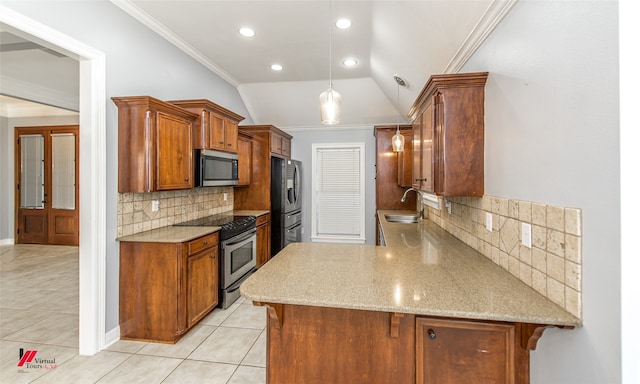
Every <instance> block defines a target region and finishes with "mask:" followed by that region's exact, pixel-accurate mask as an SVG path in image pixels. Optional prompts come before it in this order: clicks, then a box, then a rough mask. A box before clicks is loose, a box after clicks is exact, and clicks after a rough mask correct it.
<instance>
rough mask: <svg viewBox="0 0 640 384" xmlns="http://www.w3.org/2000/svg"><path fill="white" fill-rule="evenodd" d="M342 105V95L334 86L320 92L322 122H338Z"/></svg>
mask: <svg viewBox="0 0 640 384" xmlns="http://www.w3.org/2000/svg"><path fill="white" fill-rule="evenodd" d="M341 106H342V96H340V94H339V93H338V92H336V91H335V90H334V89H333V87H329V89H327V90H326V91H324V92H322V93H321V94H320V121H322V124H338V123H339V122H340V112H341V109H342V108H341Z"/></svg>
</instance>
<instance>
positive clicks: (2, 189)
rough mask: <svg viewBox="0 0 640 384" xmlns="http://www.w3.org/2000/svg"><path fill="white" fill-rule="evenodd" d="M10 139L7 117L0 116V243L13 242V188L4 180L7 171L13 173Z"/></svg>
mask: <svg viewBox="0 0 640 384" xmlns="http://www.w3.org/2000/svg"><path fill="white" fill-rule="evenodd" d="M12 141H13V140H11V137H9V119H7V118H6V117H2V116H0V180H5V181H3V182H2V184H1V185H0V244H11V243H13V212H12V208H13V203H12V201H11V199H10V198H9V192H12V191H13V188H12V186H11V185H12V183H8V182H6V180H11V178H10V176H9V172H11V174H12V175H13V167H12V165H13V157H12V156H11V154H13V146H12V145H11V144H12ZM9 152H11V153H9ZM9 224H11V228H9Z"/></svg>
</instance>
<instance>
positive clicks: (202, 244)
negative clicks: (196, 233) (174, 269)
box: [187, 232, 218, 255]
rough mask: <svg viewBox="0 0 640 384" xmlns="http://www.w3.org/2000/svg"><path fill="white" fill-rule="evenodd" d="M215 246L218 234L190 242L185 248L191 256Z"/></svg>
mask: <svg viewBox="0 0 640 384" xmlns="http://www.w3.org/2000/svg"><path fill="white" fill-rule="evenodd" d="M216 244H218V232H216V233H212V234H210V235H206V236H202V237H199V238H197V239H195V240H192V241H190V242H189V243H188V244H187V246H188V250H189V254H190V255H191V254H194V253H196V252H199V251H201V250H203V249H206V248H210V247H213V246H214V245H216Z"/></svg>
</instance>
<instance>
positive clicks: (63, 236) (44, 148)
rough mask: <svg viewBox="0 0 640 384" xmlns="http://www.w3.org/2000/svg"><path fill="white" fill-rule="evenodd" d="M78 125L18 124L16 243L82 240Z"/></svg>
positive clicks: (74, 243) (75, 243)
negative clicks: (80, 238) (80, 230)
mask: <svg viewBox="0 0 640 384" xmlns="http://www.w3.org/2000/svg"><path fill="white" fill-rule="evenodd" d="M78 144H79V143H78V126H77V125H76V126H55V127H17V128H16V150H15V184H16V194H15V196H16V226H15V227H16V237H15V238H16V242H17V243H19V244H57V245H78V243H79V209H78V203H79V182H78V179H79V172H78V171H79V165H78V163H77V161H76V159H77V158H78V154H79V145H78Z"/></svg>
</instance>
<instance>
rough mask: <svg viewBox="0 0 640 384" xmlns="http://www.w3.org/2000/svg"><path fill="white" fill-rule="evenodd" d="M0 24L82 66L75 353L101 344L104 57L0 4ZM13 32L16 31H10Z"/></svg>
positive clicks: (94, 349) (88, 352) (87, 351)
mask: <svg viewBox="0 0 640 384" xmlns="http://www.w3.org/2000/svg"><path fill="white" fill-rule="evenodd" d="M0 22H1V23H4V24H6V25H7V26H9V27H10V28H14V29H15V33H16V35H22V37H28V39H29V40H32V41H35V42H36V43H38V44H41V45H43V46H46V47H48V48H52V49H55V50H57V51H62V52H63V53H65V54H67V56H69V57H72V58H75V59H77V60H78V61H79V62H80V148H81V150H80V180H81V181H82V182H81V184H80V191H81V193H80V228H81V233H80V247H79V259H80V260H79V266H80V267H79V274H80V276H79V282H80V283H79V289H80V292H79V297H80V310H79V312H80V315H79V324H80V332H79V333H80V334H79V340H80V341H79V346H78V348H79V353H80V354H81V355H93V354H95V353H97V352H98V351H100V350H101V349H103V348H104V346H105V339H106V333H105V310H106V309H105V302H106V300H105V299H106V293H105V291H106V289H105V281H106V242H105V239H106V208H105V207H106V183H105V180H106V157H105V152H106V102H105V99H106V87H105V84H106V68H105V55H104V53H103V52H100V51H98V50H96V49H94V48H92V47H90V46H87V45H86V44H84V43H82V42H79V41H77V40H75V39H73V38H71V37H69V36H66V35H64V34H62V33H60V32H58V31H56V30H53V29H51V28H50V27H48V26H46V25H44V24H41V23H39V22H37V21H35V20H32V19H30V18H28V17H26V16H24V15H22V14H20V13H18V12H15V11H13V10H12V9H9V8H7V7H4V6H1V5H0ZM11 32H12V33H14V31H11Z"/></svg>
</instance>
